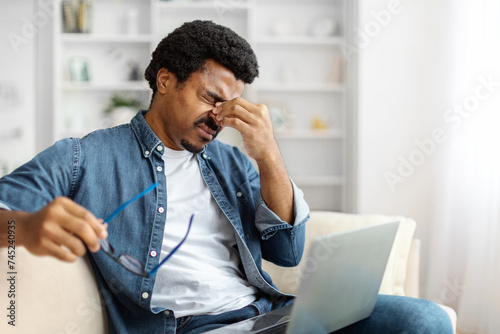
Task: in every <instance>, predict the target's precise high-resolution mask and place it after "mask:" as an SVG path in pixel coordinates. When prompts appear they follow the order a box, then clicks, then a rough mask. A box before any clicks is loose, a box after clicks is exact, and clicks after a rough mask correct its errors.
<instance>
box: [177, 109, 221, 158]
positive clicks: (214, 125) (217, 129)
mask: <svg viewBox="0 0 500 334" xmlns="http://www.w3.org/2000/svg"><path fill="white" fill-rule="evenodd" d="M198 124H205V125H206V126H207V127H209V128H210V129H212V130H213V131H215V133H214V135H213V136H212V140H214V139H215V138H216V137H217V135H218V134H219V132H220V130H221V128H220V126H218V125H217V123H216V122H215V120H214V119H213V118H212V117H210V116H208V115H206V116H205V117H203V118H200V119H198V120H197V121H196V122H194V127H196V126H197V125H198ZM202 141H203V142H205V143H206V144H208V143H209V142H210V141H211V140H208V139H206V138H202ZM181 146H182V147H183V148H184V149H185V150H186V151H188V152H191V153H194V154H198V153H200V152H201V150H203V147H204V146H205V145H203V146H202V147H197V146H196V145H194V144H192V143H190V142H189V141H188V140H187V139H181Z"/></svg>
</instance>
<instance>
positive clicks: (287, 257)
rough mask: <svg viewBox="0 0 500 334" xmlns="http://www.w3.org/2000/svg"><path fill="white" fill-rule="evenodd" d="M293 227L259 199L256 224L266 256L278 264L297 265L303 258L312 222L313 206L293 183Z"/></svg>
mask: <svg viewBox="0 0 500 334" xmlns="http://www.w3.org/2000/svg"><path fill="white" fill-rule="evenodd" d="M291 183H292V187H293V208H294V217H295V219H294V222H293V225H290V224H288V223H287V222H285V221H283V220H281V219H280V218H279V217H278V216H277V215H276V214H275V213H274V212H273V211H272V210H271V209H269V207H268V206H267V205H266V203H265V202H264V200H263V199H262V197H260V198H259V201H258V204H257V211H256V214H255V225H256V227H257V229H258V230H259V232H260V236H261V239H262V242H261V245H262V250H263V257H264V258H265V259H266V260H269V261H271V262H273V263H275V264H277V265H281V266H296V265H297V264H298V263H299V262H300V259H301V258H302V253H303V251H304V240H305V223H306V222H307V220H308V219H309V206H308V205H307V203H306V201H305V199H304V193H303V192H302V190H300V189H299V188H298V187H297V186H296V185H295V183H294V182H293V181H291Z"/></svg>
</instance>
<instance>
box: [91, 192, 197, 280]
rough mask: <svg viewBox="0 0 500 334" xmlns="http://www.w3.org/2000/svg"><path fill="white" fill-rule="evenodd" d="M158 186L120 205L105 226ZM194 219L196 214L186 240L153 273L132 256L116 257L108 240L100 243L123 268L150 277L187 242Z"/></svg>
mask: <svg viewBox="0 0 500 334" xmlns="http://www.w3.org/2000/svg"><path fill="white" fill-rule="evenodd" d="M157 186H158V183H153V184H152V185H150V186H149V187H147V188H146V189H144V190H143V191H142V192H141V193H139V194H138V195H137V196H135V197H134V198H132V199H130V200H128V201H127V202H125V203H123V204H122V205H120V206H119V207H118V208H117V209H116V210H115V211H113V213H112V214H110V215H109V216H108V218H106V219H104V222H103V224H105V223H108V222H109V221H110V220H111V219H113V218H114V217H115V216H116V215H118V214H119V213H120V212H121V211H123V209H125V208H126V207H127V206H128V205H130V204H131V203H132V202H134V201H136V200H138V199H139V198H141V197H143V196H144V195H146V194H147V193H148V192H150V191H151V190H153V189H155V188H156V187H157ZM193 218H194V214H192V215H191V218H190V219H189V224H188V229H187V232H186V235H185V236H184V238H182V240H181V242H179V244H177V246H175V247H174V248H173V249H172V250H171V251H170V253H169V254H168V255H167V257H165V258H164V259H163V260H162V261H161V262H160V263H159V264H158V265H157V266H156V267H154V268H153V269H151V271H149V272H146V271H145V269H144V265H143V264H142V262H141V261H139V260H138V259H137V258H135V257H133V256H132V255H129V254H121V255H119V256H116V254H115V249H114V248H113V246H111V244H110V243H109V242H108V241H107V240H103V239H99V243H100V244H101V249H102V250H103V251H104V253H106V254H108V255H109V256H111V258H112V259H113V260H115V261H116V262H118V263H119V264H120V265H122V266H123V268H125V269H127V270H128V271H130V272H131V273H133V274H136V275H139V276H142V277H150V276H152V275H153V274H154V273H156V271H157V270H158V268H160V266H161V265H162V264H164V263H165V262H167V261H168V259H170V257H171V256H172V255H174V253H175V252H176V251H177V250H178V249H179V247H181V245H182V244H183V243H184V241H185V240H186V238H187V236H188V234H189V231H190V230H191V225H192V223H193Z"/></svg>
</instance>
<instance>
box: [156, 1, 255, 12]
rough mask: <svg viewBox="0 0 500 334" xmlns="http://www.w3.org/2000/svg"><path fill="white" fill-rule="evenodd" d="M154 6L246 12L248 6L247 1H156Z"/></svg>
mask: <svg viewBox="0 0 500 334" xmlns="http://www.w3.org/2000/svg"><path fill="white" fill-rule="evenodd" d="M156 5H157V6H158V7H159V8H160V9H162V8H165V9H197V10H207V9H208V10H217V11H229V10H238V9H239V10H247V9H248V8H250V4H249V3H248V2H247V1H241V0H240V1H228V2H226V1H213V0H210V1H208V0H207V1H203V0H198V1H161V0H160V1H157V2H156Z"/></svg>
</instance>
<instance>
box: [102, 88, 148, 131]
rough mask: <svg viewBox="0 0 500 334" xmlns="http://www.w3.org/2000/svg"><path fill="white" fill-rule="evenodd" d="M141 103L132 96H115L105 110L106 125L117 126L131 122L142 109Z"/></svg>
mask: <svg viewBox="0 0 500 334" xmlns="http://www.w3.org/2000/svg"><path fill="white" fill-rule="evenodd" d="M140 106H141V102H140V101H139V100H138V99H136V98H135V97H132V96H130V95H126V94H123V93H117V94H113V95H112V96H111V99H110V101H109V103H108V105H107V107H106V108H105V109H104V114H105V118H106V121H107V122H105V123H108V124H105V125H109V126H115V125H119V124H124V123H128V122H130V120H131V119H132V118H133V117H134V116H135V114H136V113H137V111H138V110H139V109H140Z"/></svg>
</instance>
